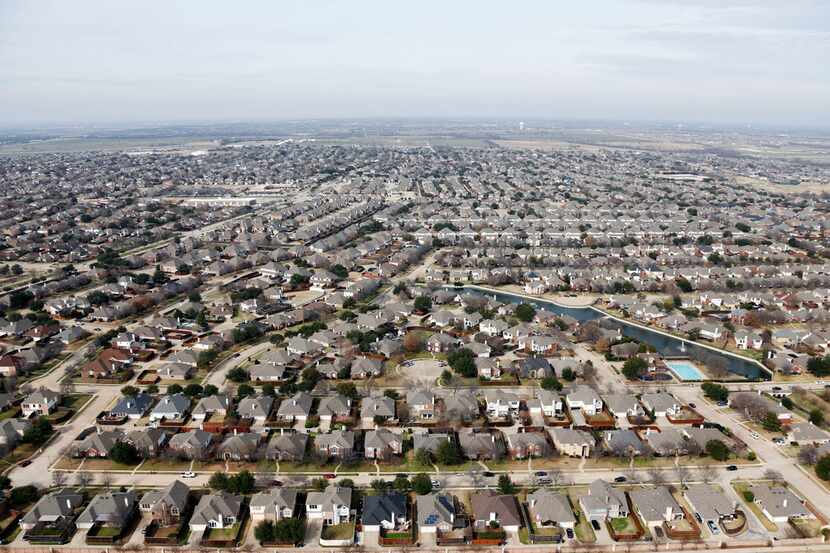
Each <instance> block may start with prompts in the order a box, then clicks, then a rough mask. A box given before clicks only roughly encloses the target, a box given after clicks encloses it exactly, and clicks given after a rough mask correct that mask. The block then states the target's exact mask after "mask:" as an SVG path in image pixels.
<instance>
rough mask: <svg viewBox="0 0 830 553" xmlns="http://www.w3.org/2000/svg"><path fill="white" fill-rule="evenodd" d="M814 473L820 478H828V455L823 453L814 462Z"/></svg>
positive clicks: (829, 469)
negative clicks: (822, 455)
mask: <svg viewBox="0 0 830 553" xmlns="http://www.w3.org/2000/svg"><path fill="white" fill-rule="evenodd" d="M816 475H817V476H818V477H819V478H821V479H822V480H830V455H825V456H824V457H822V458H821V459H819V460H818V462H817V463H816Z"/></svg>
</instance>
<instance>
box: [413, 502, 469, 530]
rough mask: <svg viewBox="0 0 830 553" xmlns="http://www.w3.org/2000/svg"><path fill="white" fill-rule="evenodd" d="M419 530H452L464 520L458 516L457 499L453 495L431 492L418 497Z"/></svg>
mask: <svg viewBox="0 0 830 553" xmlns="http://www.w3.org/2000/svg"><path fill="white" fill-rule="evenodd" d="M415 501H416V505H417V511H418V530H419V531H420V532H422V533H425V534H434V533H436V532H437V531H441V532H450V531H452V530H453V529H454V528H456V527H457V525H458V524H464V521H463V520H459V519H457V518H456V508H455V499H454V498H453V496H451V495H447V494H439V493H430V494H426V495H419V496H418V497H417V498H416V500H415Z"/></svg>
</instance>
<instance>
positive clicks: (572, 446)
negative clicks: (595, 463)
mask: <svg viewBox="0 0 830 553" xmlns="http://www.w3.org/2000/svg"><path fill="white" fill-rule="evenodd" d="M550 434H551V437H552V438H553V445H554V446H555V447H556V449H557V450H559V452H560V453H562V455H567V456H569V457H588V456H589V455H590V454H591V448H592V447H594V438H593V436H591V434H590V433H588V432H585V431H584V430H574V429H573V428H559V427H557V428H551V429H550Z"/></svg>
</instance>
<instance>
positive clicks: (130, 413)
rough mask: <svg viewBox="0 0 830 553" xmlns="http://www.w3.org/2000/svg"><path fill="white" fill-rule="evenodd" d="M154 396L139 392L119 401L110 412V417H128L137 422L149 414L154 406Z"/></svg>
mask: <svg viewBox="0 0 830 553" xmlns="http://www.w3.org/2000/svg"><path fill="white" fill-rule="evenodd" d="M153 401H155V400H154V399H153V396H151V395H150V394H147V393H144V392H139V393H137V394H136V395H134V396H125V397H122V398H121V399H120V400H118V403H116V404H115V407H113V408H112V409H111V410H110V416H112V417H116V418H121V417H127V418H129V419H131V420H137V419H140V418H141V417H143V416H144V415H146V414H147V412H148V411H149V410H150V407H152V405H153Z"/></svg>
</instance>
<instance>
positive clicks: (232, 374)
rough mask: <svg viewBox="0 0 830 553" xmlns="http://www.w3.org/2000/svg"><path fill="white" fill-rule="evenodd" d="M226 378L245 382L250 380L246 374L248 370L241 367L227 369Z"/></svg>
mask: <svg viewBox="0 0 830 553" xmlns="http://www.w3.org/2000/svg"><path fill="white" fill-rule="evenodd" d="M228 380H230V381H231V382H236V383H240V382H247V381H248V380H250V378H249V376H248V371H246V370H245V369H243V368H242V367H234V368H232V369H231V370H229V371H228Z"/></svg>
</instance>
